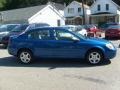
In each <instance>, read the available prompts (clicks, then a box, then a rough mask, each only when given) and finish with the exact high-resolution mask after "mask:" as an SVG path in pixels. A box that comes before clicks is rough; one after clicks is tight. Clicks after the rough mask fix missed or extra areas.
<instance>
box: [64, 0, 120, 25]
mask: <svg viewBox="0 0 120 90" xmlns="http://www.w3.org/2000/svg"><path fill="white" fill-rule="evenodd" d="M84 8H85V22H86V24H104V23H107V22H115V23H120V6H118V5H117V4H116V3H115V2H113V1H112V0H95V1H94V3H93V4H92V5H91V6H87V5H84ZM64 16H65V18H66V24H75V25H78V24H82V22H83V9H82V4H81V3H79V2H77V1H73V2H72V3H70V4H69V5H68V6H67V7H66V8H65V9H64Z"/></svg>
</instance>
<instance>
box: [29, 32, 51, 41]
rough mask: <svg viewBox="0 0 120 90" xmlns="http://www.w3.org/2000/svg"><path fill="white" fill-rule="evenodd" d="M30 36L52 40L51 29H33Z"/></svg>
mask: <svg viewBox="0 0 120 90" xmlns="http://www.w3.org/2000/svg"><path fill="white" fill-rule="evenodd" d="M28 38H30V39H37V40H51V37H50V31H49V30H39V31H33V32H31V33H29V34H28Z"/></svg>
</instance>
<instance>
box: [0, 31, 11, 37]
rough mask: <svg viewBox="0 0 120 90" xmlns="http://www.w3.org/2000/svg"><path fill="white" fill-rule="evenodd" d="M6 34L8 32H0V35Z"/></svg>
mask: <svg viewBox="0 0 120 90" xmlns="http://www.w3.org/2000/svg"><path fill="white" fill-rule="evenodd" d="M8 34H9V32H0V36H6V35H8Z"/></svg>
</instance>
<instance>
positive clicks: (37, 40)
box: [28, 29, 53, 57]
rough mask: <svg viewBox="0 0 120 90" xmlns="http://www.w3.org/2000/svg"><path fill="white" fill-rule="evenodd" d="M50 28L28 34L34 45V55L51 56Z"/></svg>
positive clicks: (51, 40) (51, 39)
mask: <svg viewBox="0 0 120 90" xmlns="http://www.w3.org/2000/svg"><path fill="white" fill-rule="evenodd" d="M51 32H52V30H51V29H40V30H35V31H32V32H30V33H29V34H28V38H29V41H30V43H32V46H33V47H34V55H35V56H37V57H51V56H52V55H53V54H52V48H53V47H52V44H51V43H52V42H53V38H52V33H51Z"/></svg>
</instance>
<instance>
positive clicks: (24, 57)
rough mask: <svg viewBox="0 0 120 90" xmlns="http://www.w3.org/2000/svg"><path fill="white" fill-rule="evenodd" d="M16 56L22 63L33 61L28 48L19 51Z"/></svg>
mask: <svg viewBox="0 0 120 90" xmlns="http://www.w3.org/2000/svg"><path fill="white" fill-rule="evenodd" d="M18 58H19V60H20V61H21V62H22V63H23V64H29V63H31V62H32V61H33V55H32V53H31V52H30V51H29V50H22V51H20V52H19V54H18Z"/></svg>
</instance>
